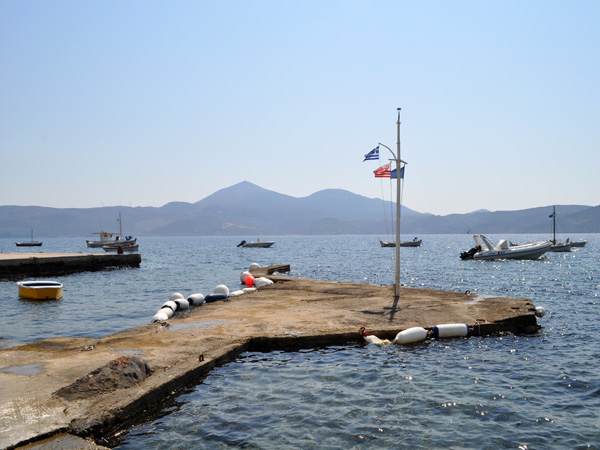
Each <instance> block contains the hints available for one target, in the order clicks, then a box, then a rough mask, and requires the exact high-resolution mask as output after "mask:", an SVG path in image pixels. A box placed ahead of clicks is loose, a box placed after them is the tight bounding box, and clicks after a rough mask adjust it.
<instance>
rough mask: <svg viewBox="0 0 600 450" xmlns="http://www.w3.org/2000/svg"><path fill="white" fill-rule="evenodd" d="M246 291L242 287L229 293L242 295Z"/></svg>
mask: <svg viewBox="0 0 600 450" xmlns="http://www.w3.org/2000/svg"><path fill="white" fill-rule="evenodd" d="M243 293H244V291H242V290H241V289H238V290H237V291H233V292H230V293H229V296H230V297H237V296H238V295H242V294H243Z"/></svg>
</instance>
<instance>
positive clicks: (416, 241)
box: [379, 238, 422, 247]
mask: <svg viewBox="0 0 600 450" xmlns="http://www.w3.org/2000/svg"><path fill="white" fill-rule="evenodd" d="M421 242H422V239H417V238H414V239H413V240H412V241H400V247H420V246H421ZM379 244H380V245H381V246H382V247H395V246H396V243H395V242H394V241H382V240H381V239H379Z"/></svg>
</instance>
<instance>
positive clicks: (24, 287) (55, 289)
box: [17, 280, 63, 300]
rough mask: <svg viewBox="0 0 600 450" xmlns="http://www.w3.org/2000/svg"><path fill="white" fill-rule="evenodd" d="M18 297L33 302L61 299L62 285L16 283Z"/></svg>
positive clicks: (56, 283) (44, 281)
mask: <svg viewBox="0 0 600 450" xmlns="http://www.w3.org/2000/svg"><path fill="white" fill-rule="evenodd" d="M17 286H19V295H20V296H21V297H25V298H32V299H35V300H56V299H59V298H61V297H62V288H63V285H62V283H59V282H58V281H46V280H35V281H18V282H17Z"/></svg>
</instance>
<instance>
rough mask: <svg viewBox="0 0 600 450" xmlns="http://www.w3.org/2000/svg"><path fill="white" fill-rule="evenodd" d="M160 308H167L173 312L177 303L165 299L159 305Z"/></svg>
mask: <svg viewBox="0 0 600 450" xmlns="http://www.w3.org/2000/svg"><path fill="white" fill-rule="evenodd" d="M161 308H169V309H170V310H171V311H173V312H175V311H177V303H175V302H174V301H173V300H167V301H166V302H165V303H164V304H163V305H162V306H161Z"/></svg>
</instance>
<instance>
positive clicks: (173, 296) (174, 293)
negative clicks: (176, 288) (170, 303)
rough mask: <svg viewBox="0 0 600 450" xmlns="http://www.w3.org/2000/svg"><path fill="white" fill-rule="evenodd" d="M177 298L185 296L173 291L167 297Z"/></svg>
mask: <svg viewBox="0 0 600 450" xmlns="http://www.w3.org/2000/svg"><path fill="white" fill-rule="evenodd" d="M178 298H185V297H184V296H183V295H181V294H180V293H179V292H173V293H172V294H171V296H170V297H169V300H177V299H178Z"/></svg>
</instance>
